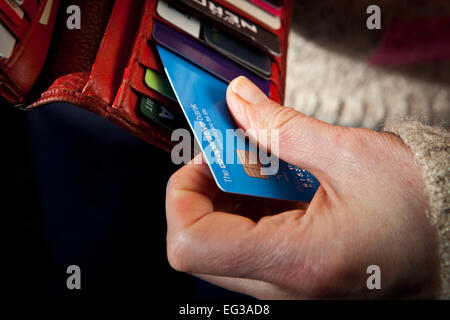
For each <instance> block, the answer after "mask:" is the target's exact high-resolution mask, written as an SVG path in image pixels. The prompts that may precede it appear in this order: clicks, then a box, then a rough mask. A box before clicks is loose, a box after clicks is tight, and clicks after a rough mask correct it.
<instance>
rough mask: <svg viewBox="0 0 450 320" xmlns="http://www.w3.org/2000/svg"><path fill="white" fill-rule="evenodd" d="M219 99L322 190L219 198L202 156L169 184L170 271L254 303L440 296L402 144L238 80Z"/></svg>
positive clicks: (416, 173) (415, 176)
mask: <svg viewBox="0 0 450 320" xmlns="http://www.w3.org/2000/svg"><path fill="white" fill-rule="evenodd" d="M227 102H228V106H229V109H230V111H231V113H232V115H233V117H234V119H235V121H236V123H237V124H238V126H239V127H241V128H243V129H244V130H245V129H249V128H253V129H278V130H279V138H280V139H279V148H278V150H279V151H278V152H277V154H276V155H277V156H279V157H280V158H281V159H283V160H285V161H287V162H289V163H291V164H293V165H296V166H299V167H301V168H304V169H306V170H308V171H310V172H311V173H312V174H314V175H315V177H316V178H317V179H318V180H319V181H320V183H321V186H320V188H319V190H318V191H317V193H316V195H315V196H314V198H313V200H312V201H311V203H310V204H305V203H295V202H287V201H275V200H269V199H261V198H253V197H244V196H237V195H232V194H226V193H223V192H221V191H220V190H219V189H218V188H217V186H216V184H215V182H214V179H213V178H212V176H211V173H210V171H209V168H208V166H207V164H206V163H205V162H204V161H203V164H194V163H193V162H192V161H191V162H190V163H189V164H187V165H185V166H184V167H183V168H181V169H180V170H178V171H177V172H176V173H175V174H174V175H173V176H172V177H171V179H170V181H169V183H168V186H167V196H166V215H167V224H168V231H167V255H168V260H169V263H170V264H171V266H172V267H173V268H174V269H176V270H178V271H182V272H187V273H190V274H193V275H195V276H198V277H200V278H202V279H204V280H207V281H209V282H211V283H213V284H216V285H219V286H222V287H225V288H227V289H230V290H233V291H238V292H241V293H244V294H248V295H251V296H254V297H257V298H260V299H316V298H319V299H328V298H351V299H354V298H356V299H360V298H362V299H364V298H384V299H385V298H431V297H434V296H435V295H436V294H437V292H438V286H439V275H438V274H439V272H438V256H437V253H436V251H437V243H436V238H435V232H434V230H433V229H432V227H431V226H430V224H429V221H428V218H427V215H426V211H427V209H428V201H427V198H426V196H425V193H424V186H423V181H422V177H421V173H420V169H419V168H418V167H417V165H416V164H415V162H414V156H413V154H412V152H411V151H410V150H409V148H408V147H407V146H406V145H405V144H404V143H403V142H402V140H401V139H400V138H398V137H396V136H395V135H392V134H389V133H380V132H375V131H371V130H367V129H354V128H345V127H337V126H333V125H330V124H327V123H324V122H321V121H318V120H316V119H313V118H310V117H307V116H305V115H303V114H301V113H299V112H297V111H295V110H293V109H291V108H287V107H283V106H280V105H278V104H277V103H275V102H273V101H271V100H269V99H268V98H267V97H266V96H265V95H264V94H263V93H262V92H261V91H260V90H259V89H257V88H256V86H254V85H253V84H252V83H251V82H250V81H248V80H247V79H246V78H243V77H239V78H237V79H235V80H234V81H233V82H232V83H231V84H230V86H229V88H228V91H227ZM251 138H252V140H254V141H255V142H258V137H257V136H253V137H251ZM266 141H269V142H270V141H271V139H266ZM259 142H261V145H262V146H263V147H266V148H267V149H269V150H271V146H270V145H266V144H264V142H263V141H259ZM276 149H277V148H272V150H276ZM274 152H275V151H274ZM199 157H201V155H199ZM369 265H378V266H379V267H380V269H381V290H369V289H368V288H367V286H366V280H367V278H368V277H369V276H370V275H369V274H367V273H366V270H367V267H368V266H369Z"/></svg>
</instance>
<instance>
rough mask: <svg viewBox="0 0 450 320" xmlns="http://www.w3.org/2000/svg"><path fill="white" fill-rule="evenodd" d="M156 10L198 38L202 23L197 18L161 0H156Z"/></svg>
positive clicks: (162, 16) (164, 17)
mask: <svg viewBox="0 0 450 320" xmlns="http://www.w3.org/2000/svg"><path fill="white" fill-rule="evenodd" d="M156 12H157V13H158V14H159V16H160V17H161V18H163V19H164V20H167V21H169V22H170V23H172V24H173V25H174V26H177V27H178V28H180V29H181V30H183V31H185V32H187V33H189V34H190V35H191V36H193V37H195V38H197V39H198V38H200V28H201V26H202V25H201V22H200V20H198V19H197V18H194V17H193V16H191V15H190V14H187V13H184V12H181V11H180V10H177V9H175V8H174V7H173V6H172V5H171V4H169V3H167V2H166V1H162V0H159V1H158V6H157V7H156Z"/></svg>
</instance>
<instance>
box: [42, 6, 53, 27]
mask: <svg viewBox="0 0 450 320" xmlns="http://www.w3.org/2000/svg"><path fill="white" fill-rule="evenodd" d="M52 7H53V0H47V3H46V4H45V8H44V11H43V12H42V15H41V18H40V19H39V23H40V24H43V25H47V24H48V21H49V20H50V15H51V13H52Z"/></svg>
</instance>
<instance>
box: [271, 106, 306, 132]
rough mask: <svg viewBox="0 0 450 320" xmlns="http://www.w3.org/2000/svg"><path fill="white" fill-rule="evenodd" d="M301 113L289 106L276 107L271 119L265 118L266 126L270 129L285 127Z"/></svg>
mask: <svg viewBox="0 0 450 320" xmlns="http://www.w3.org/2000/svg"><path fill="white" fill-rule="evenodd" d="M300 116H301V114H300V113H299V112H298V111H296V110H295V109H292V108H289V107H280V108H277V109H276V111H275V112H274V114H273V115H272V118H271V119H267V121H269V122H268V124H267V127H268V128H270V129H282V128H287V127H288V124H289V123H290V122H291V121H293V120H294V119H297V118H298V117H300Z"/></svg>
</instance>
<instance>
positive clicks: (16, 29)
mask: <svg viewBox="0 0 450 320" xmlns="http://www.w3.org/2000/svg"><path fill="white" fill-rule="evenodd" d="M0 22H1V23H2V24H3V25H4V26H5V27H6V28H7V29H8V30H9V31H10V32H11V33H12V34H13V35H14V37H16V39H18V40H19V41H20V39H22V38H24V37H25V35H26V33H27V32H28V31H29V29H30V22H29V21H28V20H27V19H22V21H21V22H20V24H14V23H13V22H11V20H10V19H9V18H8V17H7V16H6V14H4V13H3V12H2V11H1V10H0Z"/></svg>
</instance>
